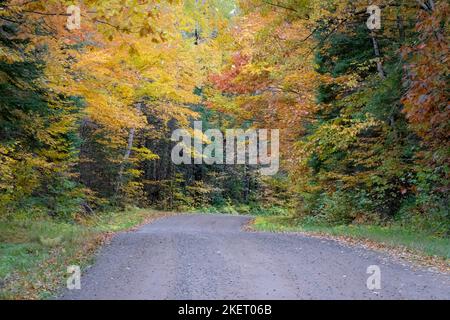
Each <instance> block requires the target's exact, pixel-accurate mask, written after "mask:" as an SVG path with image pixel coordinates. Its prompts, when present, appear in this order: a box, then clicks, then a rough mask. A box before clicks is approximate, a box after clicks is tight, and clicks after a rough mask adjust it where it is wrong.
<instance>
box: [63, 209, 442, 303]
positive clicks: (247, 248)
mask: <svg viewBox="0 0 450 320" xmlns="http://www.w3.org/2000/svg"><path fill="white" fill-rule="evenodd" d="M249 219H250V218H248V217H241V216H226V215H180V216H173V217H168V218H164V219H161V220H158V221H156V222H154V223H152V224H148V225H145V226H143V227H141V228H140V229H139V230H137V231H134V232H126V233H121V234H119V235H117V236H116V237H114V239H113V240H112V242H111V244H109V245H107V246H105V247H104V248H103V249H102V250H101V252H100V253H99V254H98V257H97V258H96V262H95V264H94V265H93V266H92V267H91V268H89V269H88V270H87V271H86V272H85V274H83V276H82V278H81V290H72V291H68V290H67V291H65V292H64V293H63V295H62V296H61V299H145V300H150V299H156V300H163V299H188V300H190V299H450V276H449V275H444V274H439V273H434V272H431V271H428V270H425V269H418V268H413V267H412V266H406V265H404V264H403V263H401V262H399V261H395V260H394V259H393V258H391V257H389V256H387V255H385V254H382V253H377V252H373V251H369V250H366V249H363V248H360V247H348V246H343V245H341V244H339V243H337V242H334V241H331V240H322V239H319V238H311V237H307V236H303V235H295V234H276V233H262V232H261V233H260V232H246V231H243V230H242V229H243V226H244V225H245V224H246V223H247V222H248V221H249ZM371 265H377V266H379V268H380V271H381V289H380V290H369V289H368V287H367V278H368V277H370V274H367V268H368V267H369V266H371Z"/></svg>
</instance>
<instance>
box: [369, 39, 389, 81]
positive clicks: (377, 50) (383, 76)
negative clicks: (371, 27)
mask: <svg viewBox="0 0 450 320" xmlns="http://www.w3.org/2000/svg"><path fill="white" fill-rule="evenodd" d="M370 37H371V38H372V43H373V51H374V52H375V57H376V61H377V70H378V74H379V75H380V77H381V79H386V73H385V72H384V69H383V63H382V62H381V54H380V47H379V46H378V41H377V38H376V37H375V33H374V32H373V31H371V32H370Z"/></svg>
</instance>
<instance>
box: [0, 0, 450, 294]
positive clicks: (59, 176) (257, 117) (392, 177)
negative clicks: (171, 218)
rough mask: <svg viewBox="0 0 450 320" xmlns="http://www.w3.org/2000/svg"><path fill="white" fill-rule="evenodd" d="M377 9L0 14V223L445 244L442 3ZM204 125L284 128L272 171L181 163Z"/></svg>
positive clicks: (225, 3)
mask: <svg viewBox="0 0 450 320" xmlns="http://www.w3.org/2000/svg"><path fill="white" fill-rule="evenodd" d="M371 4H372V2H371V1H366V0H356V1H355V0H270V1H269V0H268V1H266V0H180V1H178V0H167V1H165V0H84V1H69V0H46V1H43V0H31V1H27V0H1V1H0V220H1V221H5V223H6V224H11V223H17V221H22V222H24V221H51V223H59V222H61V223H65V224H69V225H77V224H81V225H83V224H86V223H87V222H86V221H91V220H92V219H102V216H104V215H108V212H112V211H114V212H125V211H126V210H129V209H130V208H152V209H154V210H158V211H161V212H167V211H172V212H220V213H228V214H251V215H255V216H263V217H273V216H282V217H285V218H286V219H287V220H286V221H289V224H312V225H324V226H341V225H344V226H348V225H372V226H383V227H386V226H395V227H398V228H401V229H404V230H409V232H413V233H414V232H417V233H420V234H426V235H427V236H432V237H438V238H448V237H449V235H450V213H449V201H450V200H449V174H450V173H449V162H450V155H449V151H450V149H449V148H450V140H449V132H450V122H449V119H450V107H449V104H448V101H449V85H448V79H449V78H448V77H449V74H448V71H449V43H448V28H449V26H448V16H449V10H450V7H449V3H448V2H447V1H441V0H434V1H433V0H400V1H399V0H396V1H392V0H380V1H376V3H374V4H376V5H377V8H378V9H379V10H378V12H377V10H375V11H370V10H368V7H369V6H370V5H371ZM78 14H79V15H78ZM376 14H379V16H376ZM77 15H78V16H77ZM371 19H373V20H371ZM377 19H378V20H377ZM370 23H373V24H374V26H373V27H371V26H370ZM377 23H379V25H376V24H377ZM194 121H201V122H202V124H203V129H204V130H206V129H219V130H221V131H222V132H225V130H227V129H231V128H242V129H245V130H247V129H252V128H253V129H258V128H267V129H279V130H280V137H279V139H280V141H279V153H280V168H279V171H278V173H277V174H275V175H272V176H264V175H261V174H260V172H259V170H258V169H259V165H258V164H256V165H255V164H244V165H243V164H240V165H227V164H211V165H207V164H204V163H203V164H192V165H185V164H182V165H176V164H174V163H173V161H172V160H171V152H172V149H173V147H174V145H175V144H176V142H175V141H173V139H172V138H171V135H172V132H174V130H176V129H184V130H186V131H187V132H192V133H193V134H194V133H195V129H194V127H193V123H194ZM210 142H211V141H208V139H207V138H205V139H204V141H203V144H204V146H206V145H208V143H210ZM22 222H20V223H22ZM20 223H19V225H20ZM24 223H25V222H24ZM8 237H9V236H8V235H7V234H6V233H5V234H4V236H2V235H0V242H1V241H3V242H5V241H6V242H8V241H9V240H8V239H9V238H8ZM41 242H45V241H43V240H42V239H41ZM1 248H2V247H0V251H1V250H2V249H1ZM4 248H6V247H4ZM5 250H6V249H5ZM9 274H10V273H9V272H5V274H2V272H1V268H0V275H2V276H4V277H6V275H9ZM0 287H1V281H0ZM25 287H26V286H25Z"/></svg>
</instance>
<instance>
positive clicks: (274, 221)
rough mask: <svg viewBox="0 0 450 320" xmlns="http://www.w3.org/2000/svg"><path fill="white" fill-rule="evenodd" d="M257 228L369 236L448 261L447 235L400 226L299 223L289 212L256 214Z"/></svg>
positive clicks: (376, 240) (375, 239) (367, 238)
mask: <svg viewBox="0 0 450 320" xmlns="http://www.w3.org/2000/svg"><path fill="white" fill-rule="evenodd" d="M252 227H253V228H254V229H255V230H258V231H268V232H304V233H311V234H325V235H330V236H337V237H351V238H355V239H361V240H371V241H375V242H378V243H381V244H384V245H386V246H388V247H400V246H401V247H405V248H407V249H409V250H411V251H412V252H414V253H417V254H421V255H425V256H429V257H438V258H443V259H445V260H447V262H449V260H448V259H450V239H448V238H438V237H433V236H430V235H427V234H421V233H418V232H417V231H410V230H407V229H404V228H402V227H400V226H386V227H384V226H374V225H342V226H326V225H312V224H303V223H302V222H301V221H300V220H298V219H295V218H292V217H290V216H269V217H257V218H256V219H255V221H254V223H253V226H252Z"/></svg>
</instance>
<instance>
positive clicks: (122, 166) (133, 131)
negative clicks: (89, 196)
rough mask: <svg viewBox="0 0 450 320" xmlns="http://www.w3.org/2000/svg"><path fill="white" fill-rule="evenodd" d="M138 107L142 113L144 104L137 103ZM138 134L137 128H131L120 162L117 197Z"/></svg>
mask: <svg viewBox="0 0 450 320" xmlns="http://www.w3.org/2000/svg"><path fill="white" fill-rule="evenodd" d="M136 108H137V110H138V112H139V113H140V112H141V110H142V106H141V104H140V103H138V104H137V105H136ZM135 134H136V128H131V129H130V133H129V135H128V144H127V148H126V150H125V154H124V156H123V160H122V163H121V164H120V168H119V174H118V177H117V184H116V197H117V196H118V195H119V192H120V189H121V188H122V184H123V181H122V180H123V173H124V171H125V166H126V165H127V162H128V160H129V159H130V155H131V150H132V149H133V143H134V136H135Z"/></svg>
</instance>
